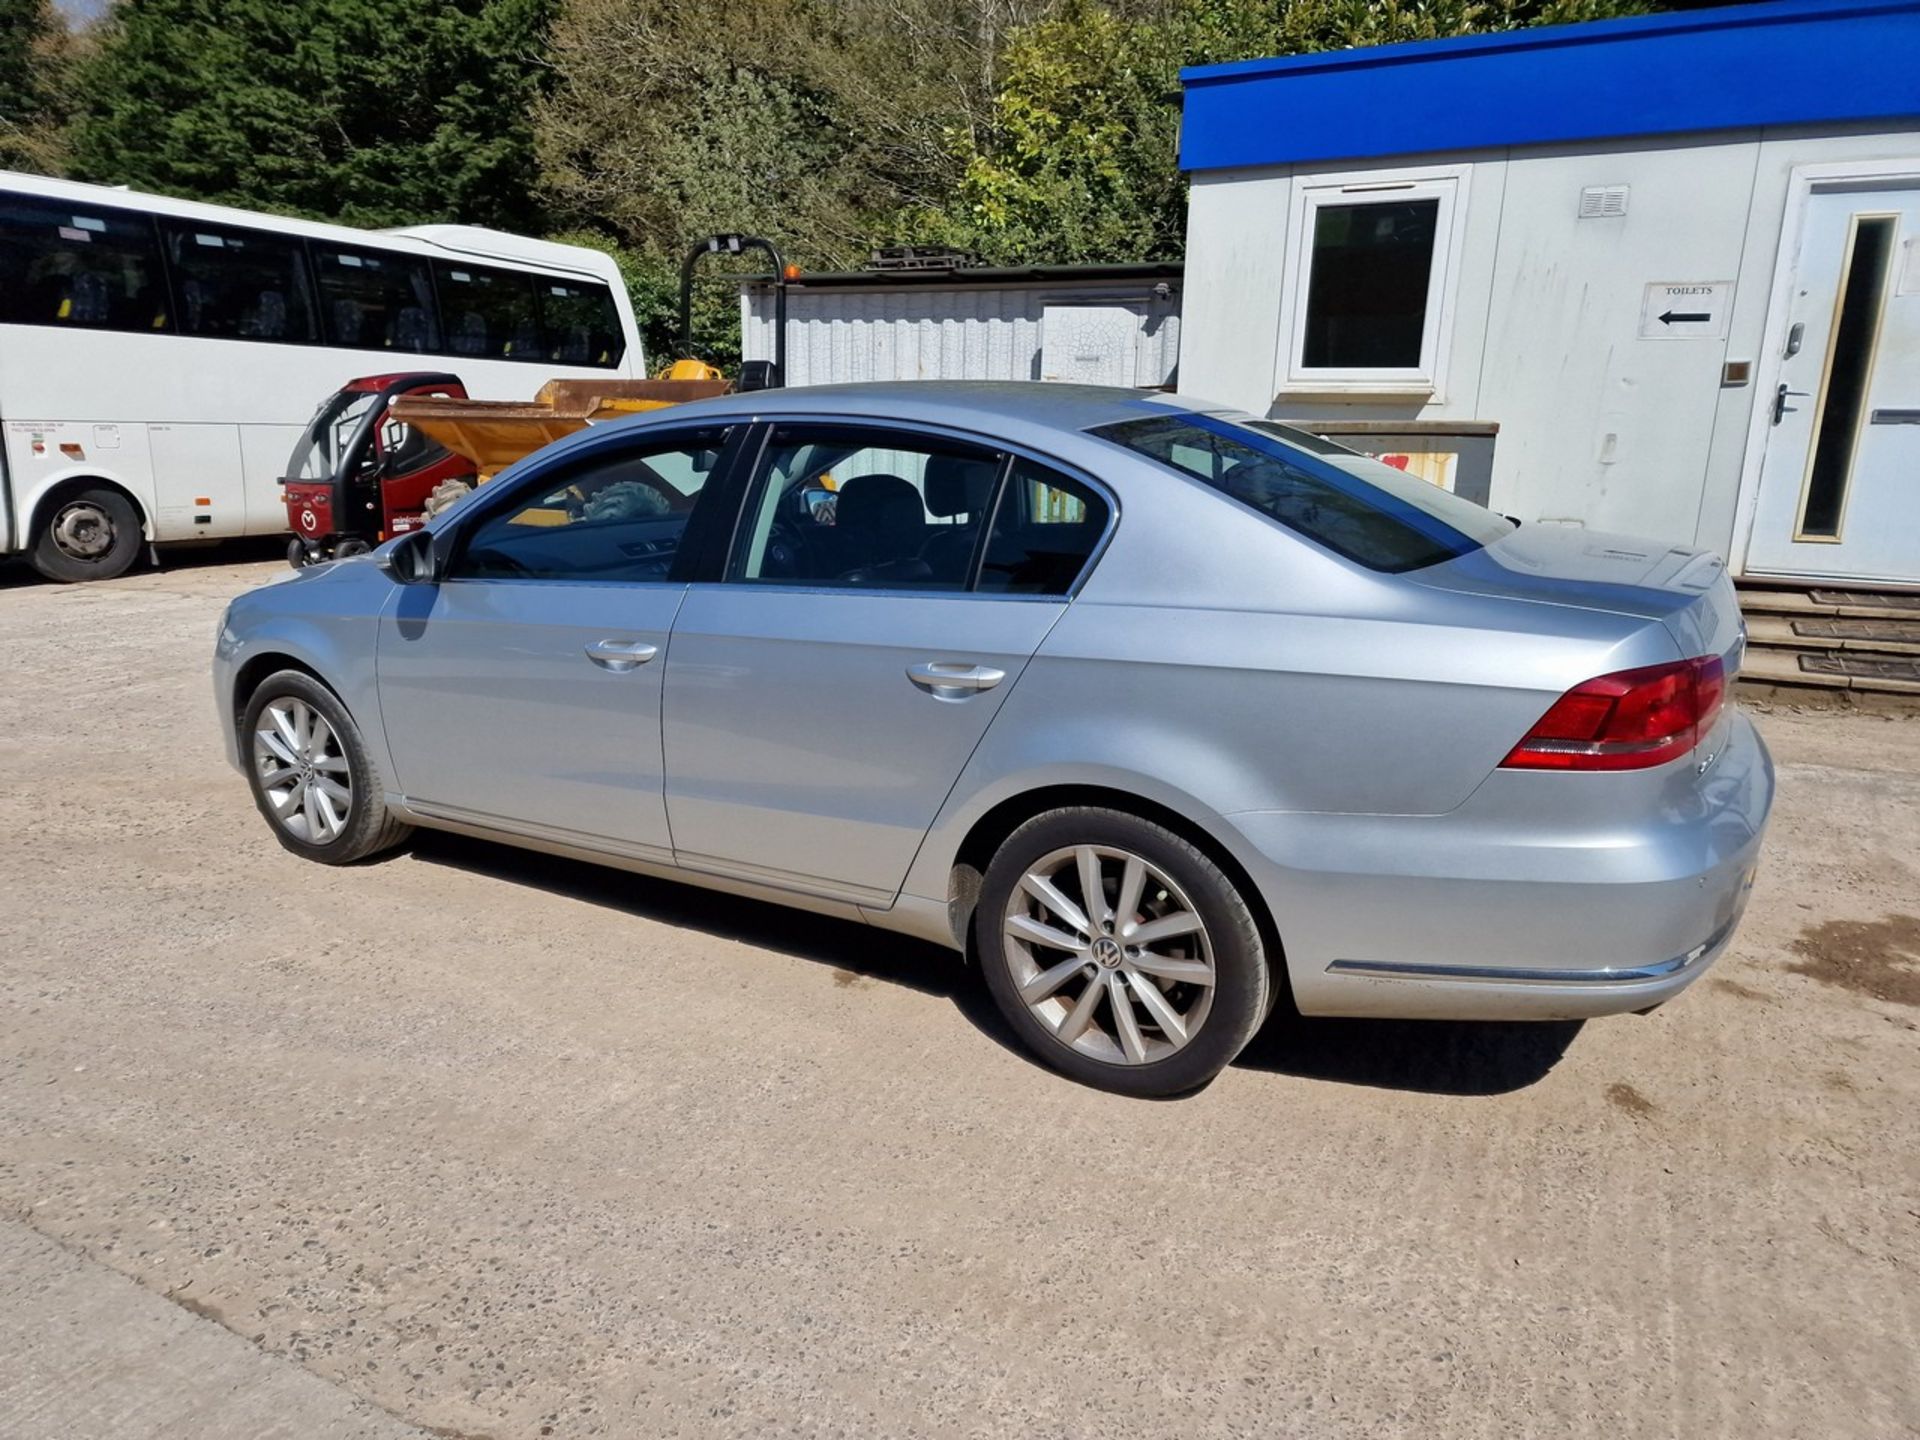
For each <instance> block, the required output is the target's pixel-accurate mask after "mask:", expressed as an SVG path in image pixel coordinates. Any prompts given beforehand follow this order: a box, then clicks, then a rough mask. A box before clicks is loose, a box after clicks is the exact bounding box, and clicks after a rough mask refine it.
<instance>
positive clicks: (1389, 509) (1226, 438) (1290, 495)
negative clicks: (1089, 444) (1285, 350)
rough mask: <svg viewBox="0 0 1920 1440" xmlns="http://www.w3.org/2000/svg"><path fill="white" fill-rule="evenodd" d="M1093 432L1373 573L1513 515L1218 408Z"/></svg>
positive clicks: (1476, 544)
mask: <svg viewBox="0 0 1920 1440" xmlns="http://www.w3.org/2000/svg"><path fill="white" fill-rule="evenodd" d="M1091 433H1092V434H1095V435H1098V436H1100V437H1101V438H1102V439H1105V440H1111V441H1112V442H1113V443H1114V444H1116V445H1120V446H1124V447H1125V448H1126V449H1128V450H1131V451H1133V452H1134V453H1135V454H1137V455H1144V456H1146V457H1147V458H1148V459H1150V460H1157V461H1158V462H1160V463H1161V464H1162V465H1165V466H1167V467H1168V468H1169V469H1172V470H1177V471H1179V472H1180V473H1181V474H1183V475H1186V476H1188V477H1189V478H1191V479H1194V480H1198V481H1200V482H1201V483H1202V484H1205V485H1208V486H1211V487H1212V488H1213V489H1215V490H1218V491H1220V492H1221V493H1223V494H1225V495H1229V496H1231V497H1232V498H1233V499H1235V500H1237V501H1239V502H1240V503H1241V504H1242V505H1245V506H1248V507H1249V508H1251V509H1254V510H1257V511H1259V512H1260V513H1261V514H1262V515H1265V516H1266V517H1267V518H1268V519H1270V520H1273V521H1276V522H1278V523H1279V524H1281V525H1284V526H1286V527H1287V529H1289V530H1292V531H1295V532H1296V533H1298V534H1300V535H1304V536H1305V537H1306V538H1307V539H1309V540H1312V541H1314V542H1315V543H1317V544H1320V545H1324V546H1325V547H1326V548H1327V549H1329V550H1331V551H1333V552H1334V553H1335V554H1338V555H1344V556H1345V557H1346V558H1347V559H1349V560H1353V561H1357V562H1358V563H1359V564H1361V565H1364V566H1366V567H1367V568H1368V569H1370V570H1385V571H1390V572H1399V571H1403V570H1415V569H1419V568H1420V567H1422V566H1426V565H1436V564H1438V563H1440V562H1441V561H1443V560H1451V559H1454V558H1455V557H1457V556H1460V555H1465V554H1467V553H1469V552H1470V551H1473V550H1478V549H1480V548H1481V547H1482V546H1484V545H1487V544H1490V543H1491V542H1492V541H1494V540H1497V539H1499V538H1500V537H1502V536H1504V535H1506V534H1508V533H1510V532H1511V531H1512V529H1513V525H1512V522H1511V521H1508V520H1504V519H1502V518H1501V517H1500V516H1498V515H1495V514H1494V513H1492V512H1491V511H1489V510H1484V509H1482V508H1481V507H1480V506H1478V505H1475V504H1474V503H1473V502H1472V501H1471V500H1462V499H1460V498H1459V497H1458V496H1456V495H1452V494H1450V493H1448V492H1447V491H1445V490H1442V489H1441V488H1440V487H1439V486H1437V485H1429V484H1428V483H1427V482H1426V481H1424V480H1420V479H1417V478H1415V477H1413V476H1411V475H1407V474H1405V473H1403V472H1402V471H1399V470H1395V469H1394V468H1393V467H1392V466H1390V465H1382V464H1380V463H1379V462H1378V461H1373V460H1368V459H1367V458H1366V457H1365V456H1360V455H1354V456H1351V457H1350V458H1346V457H1344V456H1343V457H1342V458H1341V459H1340V461H1339V463H1335V462H1334V459H1333V457H1326V456H1320V455H1313V454H1309V453H1308V452H1307V451H1306V450H1304V449H1302V448H1300V447H1299V446H1296V445H1293V444H1290V443H1288V442H1287V441H1286V439H1285V438H1284V436H1285V433H1286V431H1285V427H1282V426H1273V427H1270V428H1269V427H1268V426H1266V425H1265V424H1264V422H1261V421H1257V420H1249V419H1244V418H1239V417H1235V418H1231V419H1230V418H1228V417H1225V416H1221V415H1197V414H1193V415H1166V416H1156V417H1154V418H1152V419H1145V420H1125V421H1121V422H1120V423H1119V424H1116V425H1103V426H1100V427H1099V428H1097V429H1095V430H1093V431H1092V432H1091Z"/></svg>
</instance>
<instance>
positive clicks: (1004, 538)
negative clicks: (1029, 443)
mask: <svg viewBox="0 0 1920 1440" xmlns="http://www.w3.org/2000/svg"><path fill="white" fill-rule="evenodd" d="M1107 513H1108V512H1107V502H1106V501H1105V500H1102V499H1101V498H1100V497H1099V496H1098V495H1097V494H1095V493H1094V492H1093V491H1092V490H1091V489H1089V488H1088V487H1087V486H1085V485H1082V484H1080V483H1079V482H1078V481H1077V480H1069V479H1068V478H1067V477H1066V476H1064V475H1060V474H1056V473H1055V472H1054V471H1051V470H1048V469H1046V468H1045V467H1043V466H1040V465H1036V464H1035V463H1034V462H1033V461H1031V460H1027V459H1024V458H1020V459H1016V460H1015V461H1014V462H1013V468H1012V471H1011V472H1010V474H1009V476H1008V479H1007V485H1006V488H1005V489H1004V490H1003V491H1002V492H1001V495H1000V504H999V506H998V507H997V508H996V509H995V510H994V513H993V528H992V530H990V531H989V532H988V535H987V549H986V554H985V556H984V558H983V559H982V560H981V562H980V581H979V584H978V585H977V586H976V587H975V588H977V589H979V590H981V591H985V592H988V593H992V594H1000V595H1065V594H1066V593H1067V592H1068V591H1069V590H1071V589H1072V588H1073V582H1074V581H1075V580H1076V579H1077V578H1079V575H1080V572H1081V571H1082V570H1084V569H1086V567H1087V561H1088V560H1089V559H1090V558H1092V555H1093V552H1094V550H1095V549H1096V548H1097V547H1098V546H1099V544H1100V537H1101V536H1102V535H1104V534H1105V533H1106V529H1107Z"/></svg>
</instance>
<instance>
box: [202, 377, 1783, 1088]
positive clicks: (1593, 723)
mask: <svg viewBox="0 0 1920 1440" xmlns="http://www.w3.org/2000/svg"><path fill="white" fill-rule="evenodd" d="M1743 643H1744V642H1743V630H1742V626H1741V621H1740V613H1739V610H1738V609H1737V607H1736V605H1735V602H1734V595H1733V590H1732V587H1731V585H1730V584H1729V582H1728V579H1727V576H1726V574H1725V572H1724V570H1723V568H1722V566H1721V564H1720V562H1719V561H1718V560H1717V559H1716V558H1715V557H1714V556H1712V555H1709V554H1705V553H1702V552H1700V551H1696V550H1690V549H1685V548H1681V547H1672V546H1666V545H1660V544H1649V543H1643V542H1640V541H1636V540H1630V539H1623V538H1620V537H1617V536H1607V535H1597V534H1592V533H1588V532H1584V531H1579V530H1568V529H1557V528H1545V527H1539V526H1525V527H1516V526H1515V525H1514V524H1513V523H1512V522H1510V521H1508V520H1505V519H1502V518H1501V517H1499V516H1497V515H1494V514H1491V513H1489V512H1488V511H1486V510H1483V509H1481V508H1480V507H1478V506H1476V505H1473V504H1470V503H1468V502H1466V501H1463V500H1460V499H1458V498H1456V497H1454V496H1452V495H1449V494H1447V493H1446V492H1444V491H1442V490H1440V489H1438V488H1436V487H1434V486H1432V485H1428V484H1425V483H1423V482H1421V481H1419V480H1417V479H1413V478H1411V477H1409V476H1407V475H1404V474H1402V473H1401V472H1399V471H1396V470H1393V469H1390V468H1388V467H1387V466H1384V465H1381V464H1379V463H1377V462H1375V461H1372V460H1368V459H1365V458H1363V457H1361V456H1358V455H1355V454H1353V453H1351V452H1349V451H1346V450H1344V449H1341V448H1339V447H1337V446H1334V445H1330V444H1328V443H1326V442H1324V441H1321V440H1318V439H1315V438H1313V437H1311V436H1308V435H1305V434H1302V433H1300V432H1297V431H1294V430H1290V429H1287V428H1285V427H1282V426H1279V425H1275V424H1272V423H1270V422H1267V421H1262V420H1255V419H1250V418H1248V417H1247V416H1244V415H1238V414H1234V413H1231V412H1229V411H1225V410H1222V409H1219V408H1216V407H1210V406H1206V405H1202V404H1197V403H1195V402H1192V401H1189V400H1184V399H1179V398H1175V397H1170V396H1162V395H1150V394H1143V393H1140V392H1136V391H1122V390H1096V389H1078V388H1070V387H1065V386H1052V385H1038V384H1026V385H1022V384H1011V385H986V384H911V385H867V386H850V387H836V388H822V389H812V390H799V391H779V392H771V393H760V394H751V395H735V396H730V397H726V398H723V399H719V400H713V401H706V402H702V403H699V404H692V405H686V406H681V407H678V408H674V409H668V410H664V411H660V412H656V413H654V414H651V415H647V416H644V417H636V418H635V419H633V420H628V421H622V422H619V423H614V424H607V425H599V426H594V427H593V428H591V429H589V430H586V431H584V432H582V433H581V434H579V435H576V436H573V437H571V438H570V439H567V440H564V441H562V442H560V443H558V444H555V445H552V446H550V447H548V448H547V449H545V450H542V451H540V452H539V453H538V454H536V455H533V456H531V457H529V458H528V459H526V460H524V461H522V462H521V463H520V464H518V465H516V466H514V467H513V468H511V469H510V470H508V471H506V472H505V473H503V474H502V475H501V476H500V477H499V478H498V479H497V480H495V481H494V482H492V483H491V484H489V485H486V486H483V487H481V488H480V489H479V490H477V491H475V492H474V493H473V494H472V495H471V496H469V497H468V498H467V499H466V500H464V501H462V502H461V503H460V504H459V505H457V506H455V507H454V508H453V509H451V510H449V511H448V512H446V513H445V514H444V515H443V516H441V517H440V518H439V519H438V520H437V521H436V522H435V523H434V524H433V525H432V527H431V528H430V529H429V530H427V531H421V532H417V533H414V534H410V535H406V536H403V537H402V538H400V539H398V540H396V541H393V542H390V543H389V544H387V545H385V546H383V547H382V548H381V549H380V550H379V551H377V552H376V553H375V554H374V555H373V556H370V557H361V558H358V559H354V560H347V561H342V562H339V563H336V564H332V565H327V566H322V567H319V568H317V569H314V570H309V571H306V572H304V573H302V574H300V575H299V576H297V577H294V578H291V579H289V580H288V581H286V582H283V583H280V584H276V585H273V586H271V587H269V588H266V589H263V590H257V591H255V592H253V593H251V594H248V595H243V596H242V597H240V598H239V599H238V600H236V601H235V602H234V603H233V605H232V607H231V608H230V609H229V611H228V612H227V616H226V620H225V623H224V625H223V627H222V630H221V636H220V641H219V647H218V654H217V657H216V660H215V666H214V669H215V679H216V685H217V690H218V695H219V707H220V715H221V719H222V721H223V722H224V724H225V726H226V732H227V740H228V747H229V751H230V754H231V757H232V759H233V761H234V763H235V764H236V765H237V766H239V767H240V769H241V770H243V771H244V773H245V774H246V776H247V779H248V782H249V783H250V784H251V786H252V789H253V795H254V799H255V801H256V802H257V803H258V805H259V808H260V811H261V813H262V814H263V815H264V816H265V817H266V820H267V823H268V825H269V826H270V827H271V828H272V830H273V833H274V835H275V836H276V837H277V838H278V839H279V841H280V842H281V843H282V844H283V845H285V846H286V847H287V848H288V849H289V850H292V851H294V852H295V853H296V854H300V855H304V856H306V857H308V858H310V859H313V860H318V861H322V862H325V863H330V864H339V863H344V862H347V861H352V860H358V859H361V858H362V857H364V856H367V855H371V854H373V853H374V852H376V851H378V850H381V849H384V848H386V847H388V846H392V845H395V844H398V843H399V842H400V841H401V840H402V839H403V838H404V837H405V836H406V834H407V833H408V831H409V829H410V828H411V827H413V826H417V825H425V826H432V827H435V828H438V829H443V830H453V831H460V832H463V833H466V834H471V835H480V836H486V837H490V838H494V839H501V840H506V841H509V842H511V843H514V844H519V845H526V846H531V847H534V848H536V849H541V850H547V851H553V852H558V853H561V854H565V855H569V856H575V857H578V858H581V859H584V860H591V861H594V862H597V863H602V864H608V865H617V866H625V867H628V868H631V869H633V870H637V871H643V872H646V873H649V874H655V875H666V876H672V877H675V878H679V879H683V880H687V881H690V882H693V883H696V884H701V885H708V886H714V887H717V888H720V889H724V890H729V891H733V892H737V893H741V894H748V895H754V896H759V897H761V898H764V899H769V900H774V901H778V902H781V903H784V904H788V905H793V906H798V907H802V908H805V909H809V910H819V911H825V912H829V913H832V914H837V915H841V916H845V917H846V918H848V919H852V920H858V921H864V922H865V923H867V924H869V925H871V926H873V927H875V928H876V929H877V930H881V931H891V932H899V933H903V934H909V935H916V936H921V937H924V938H926V939H929V940H933V941H936V942H938V943H940V944H942V945H947V946H952V947H954V948H955V949H960V950H967V951H970V952H971V953H973V954H975V955H977V957H978V961H979V963H980V965H981V966H982V967H983V969H984V972H985V977H986V981H987V984H988V986H989V987H990V989H991V991H992V993H993V996H994V998H995V999H996V1001H997V1002H998V1004H999V1005H1000V1007H1001V1009H1002V1010H1004V1011H1005V1013H1006V1016H1007V1019H1008V1022H1009V1023H1010V1024H1011V1025H1012V1026H1013V1028H1014V1030H1015V1031H1016V1032H1018V1034H1019V1035H1020V1037H1021V1038H1022V1039H1023V1040H1024V1041H1025V1042H1026V1043H1027V1044H1028V1045H1029V1046H1031V1047H1032V1048H1033V1050H1034V1051H1035V1052H1036V1053H1038V1054H1039V1055H1041V1056H1042V1057H1044V1058H1045V1059H1046V1060H1047V1061H1049V1062H1050V1063H1051V1064H1053V1065H1056V1066H1058V1067H1059V1068H1060V1069H1062V1070H1064V1071H1066V1072H1067V1073H1069V1074H1071V1075H1073V1076H1076V1077H1078V1078H1080V1079H1082V1080H1087V1081H1091V1082H1093V1083H1095V1084H1099V1085H1104V1086H1108V1087H1110V1088H1113V1089H1116V1090H1122V1091H1127V1092H1131V1093H1134V1094H1141V1095H1158V1094H1166V1093H1174V1092H1179V1091H1183V1090H1188V1089H1191V1088H1193V1087H1195V1086H1197V1085H1199V1084H1201V1083H1203V1082H1204V1081H1206V1080H1207V1079H1208V1078H1210V1077H1211V1076H1213V1075H1214V1074H1215V1073H1217V1072H1218V1071H1219V1070H1220V1068H1221V1067H1222V1066H1224V1065H1225V1064H1227V1063H1228V1062H1229V1061H1230V1060H1232V1059H1233V1057H1234V1056H1235V1055H1236V1054H1237V1053H1238V1052H1239V1051H1240V1049H1241V1047H1242V1046H1244V1045H1245V1044H1246V1043H1247V1041H1248V1040H1249V1039H1250V1038H1251V1037H1252V1036H1253V1034H1254V1032H1255V1030H1256V1029H1257V1028H1258V1027H1259V1025H1260V1023H1261V1021H1262V1019H1263V1018H1264V1017H1265V1016H1266V1014H1267V1012H1268V1009H1269V1007H1270V1006H1271V1005H1272V1004H1273V1003H1274V1001H1275V999H1276V997H1278V996H1280V995H1281V994H1282V993H1284V994H1286V995H1287V996H1288V997H1290V1000H1291V1003H1293V1004H1295V1005H1297V1006H1298V1008H1299V1009H1300V1010H1301V1011H1302V1012H1304V1013H1306V1014H1309V1015H1372V1016H1409V1017H1428V1016H1431V1017H1452V1018H1499V1019H1516V1018H1539V1019H1546V1018H1564V1017H1578V1016H1594V1015H1604V1014H1610V1013H1615V1012H1620V1011H1629V1010H1644V1009H1647V1008H1648V1007H1650V1006H1653V1005H1656V1004H1658V1003H1660V1002H1661V1001H1664V1000H1667V999H1670V998H1671V997H1672V996H1673V995H1675V994H1676V993H1677V992H1679V991H1680V990H1681V989H1683V988H1684V987H1686V986H1687V985H1688V984H1690V983H1691V982H1692V981H1693V980H1695V979H1696V978H1698V976H1699V975H1700V972H1701V971H1702V970H1703V969H1704V968H1705V967H1706V966H1707V965H1708V964H1709V963H1710V962H1711V961H1712V960H1713V959H1714V957H1715V956H1716V955H1717V954H1718V953H1719V952H1720V951H1721V950H1722V949H1723V948H1724V947H1725V946H1726V944H1727V942H1728V939H1729V937H1730V936H1731V935H1732V933H1733V929H1734V925H1735V922H1736V921H1737V920H1738V918H1739V915H1740V910H1741V906H1742V904H1743V902H1744V900H1745V898H1746V894H1747V890H1748V887H1749V885H1750V883H1751V880H1752V876H1753V870H1754V863H1755V857H1756V854H1757V852H1758V850H1759V846H1760V837H1761V832H1762V829H1763V827H1764V826H1765V823H1766V819H1767V811H1768V807H1769V805H1770V803H1771V800H1772V794H1773V774H1772V766H1771V763H1770V761H1769V759H1768V756H1767V752H1766V749H1765V747H1764V746H1763V745H1762V743H1761V741H1760V738H1759V737H1758V735H1757V734H1756V733H1755V732H1754V729H1753V727H1752V725H1751V724H1750V723H1749V722H1748V721H1747V719H1746V718H1745V717H1744V716H1742V715H1740V714H1739V713H1737V712H1736V711H1735V710H1734V709H1733V708H1732V707H1731V706H1729V705H1727V704H1725V698H1726V690H1727V686H1728V684H1729V682H1730V681H1731V680H1732V678H1733V673H1734V670H1735V668H1736V667H1737V666H1738V664H1739V661H1740V657H1741V651H1742V647H1743Z"/></svg>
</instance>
